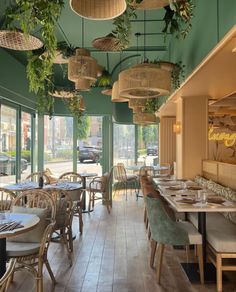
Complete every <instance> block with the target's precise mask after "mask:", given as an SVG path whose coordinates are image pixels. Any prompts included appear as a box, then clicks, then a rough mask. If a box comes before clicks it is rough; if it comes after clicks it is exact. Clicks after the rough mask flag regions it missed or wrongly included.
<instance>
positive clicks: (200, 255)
mask: <svg viewBox="0 0 236 292" xmlns="http://www.w3.org/2000/svg"><path fill="white" fill-rule="evenodd" d="M197 255H198V263H199V272H200V282H201V284H204V265H203V252H202V245H201V244H198V245H197Z"/></svg>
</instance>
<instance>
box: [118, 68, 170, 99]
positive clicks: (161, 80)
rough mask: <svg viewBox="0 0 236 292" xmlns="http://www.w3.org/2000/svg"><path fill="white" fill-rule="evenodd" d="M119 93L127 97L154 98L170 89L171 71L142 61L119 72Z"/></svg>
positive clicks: (168, 91) (165, 93)
mask: <svg viewBox="0 0 236 292" xmlns="http://www.w3.org/2000/svg"><path fill="white" fill-rule="evenodd" d="M119 86H120V94H121V95H122V96H125V97H128V98H156V97H158V96H160V95H168V94H169V93H170V90H171V72H170V71H168V70H165V69H162V68H161V67H160V66H159V65H158V64H149V63H143V64H140V65H136V66H134V67H132V68H130V69H128V70H124V71H122V72H121V73H120V74H119Z"/></svg>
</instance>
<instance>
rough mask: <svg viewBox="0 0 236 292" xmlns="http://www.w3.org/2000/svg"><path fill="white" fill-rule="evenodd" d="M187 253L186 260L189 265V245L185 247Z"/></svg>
mask: <svg viewBox="0 0 236 292" xmlns="http://www.w3.org/2000/svg"><path fill="white" fill-rule="evenodd" d="M185 251H186V258H187V263H189V254H190V248H189V245H188V244H187V245H185Z"/></svg>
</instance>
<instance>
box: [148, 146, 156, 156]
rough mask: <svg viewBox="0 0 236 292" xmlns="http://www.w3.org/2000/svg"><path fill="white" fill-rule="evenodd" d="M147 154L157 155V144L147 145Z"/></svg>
mask: <svg viewBox="0 0 236 292" xmlns="http://www.w3.org/2000/svg"><path fill="white" fill-rule="evenodd" d="M147 155H154V156H157V146H156V145H153V146H148V147H147Z"/></svg>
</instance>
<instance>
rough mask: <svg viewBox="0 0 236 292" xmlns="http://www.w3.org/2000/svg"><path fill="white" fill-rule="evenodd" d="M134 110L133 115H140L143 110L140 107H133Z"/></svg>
mask: <svg viewBox="0 0 236 292" xmlns="http://www.w3.org/2000/svg"><path fill="white" fill-rule="evenodd" d="M132 110H133V114H140V113H142V108H141V107H139V106H137V107H133V108H132Z"/></svg>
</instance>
